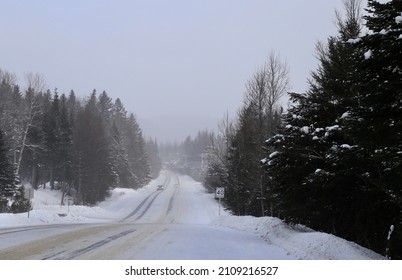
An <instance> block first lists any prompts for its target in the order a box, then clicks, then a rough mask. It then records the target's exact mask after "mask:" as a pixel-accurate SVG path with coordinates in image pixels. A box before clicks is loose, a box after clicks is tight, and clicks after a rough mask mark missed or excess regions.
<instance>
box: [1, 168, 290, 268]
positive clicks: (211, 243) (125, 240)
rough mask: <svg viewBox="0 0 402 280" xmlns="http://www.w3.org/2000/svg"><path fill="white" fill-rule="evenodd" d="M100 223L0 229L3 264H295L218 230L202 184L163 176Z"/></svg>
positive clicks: (245, 236) (250, 239)
mask: <svg viewBox="0 0 402 280" xmlns="http://www.w3.org/2000/svg"><path fill="white" fill-rule="evenodd" d="M164 176H165V177H164V179H163V183H164V185H165V189H164V190H162V191H158V190H156V188H150V189H149V190H148V191H143V192H141V195H137V196H136V197H135V199H133V200H132V201H128V200H126V201H122V202H121V203H122V208H124V211H122V214H121V216H120V217H119V219H110V218H109V219H107V218H105V220H104V221H102V222H101V223H89V224H83V223H80V224H55V225H44V226H30V227H14V228H3V229H2V228H0V259H31V260H33V259H96V260H98V259H99V260H102V259H108V260H109V259H110V260H111V259H117V260H122V259H147V260H149V259H173V260H174V259H189V260H191V259H205V260H208V259H255V260H256V259H292V258H293V257H292V256H289V255H287V254H286V252H285V251H284V250H283V249H281V248H279V247H276V246H274V245H269V244H268V243H266V242H265V241H264V240H263V239H261V238H260V237H258V236H257V235H254V234H251V233H247V232H242V231H237V230H233V229H229V228H224V227H218V226H214V225H213V224H212V223H211V222H212V221H213V220H214V219H215V218H216V217H217V216H218V204H217V202H216V201H215V200H214V199H213V197H212V196H211V194H208V193H206V192H205V190H204V188H203V187H202V186H201V184H199V183H197V182H194V181H193V180H191V179H190V178H188V177H186V176H178V175H176V174H174V173H171V172H167V171H166V172H165V173H164Z"/></svg>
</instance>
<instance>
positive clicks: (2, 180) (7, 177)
mask: <svg viewBox="0 0 402 280" xmlns="http://www.w3.org/2000/svg"><path fill="white" fill-rule="evenodd" d="M16 188H17V184H16V178H15V174H14V170H13V166H12V164H11V163H10V161H9V158H8V156H7V149H6V144H5V142H4V134H3V131H2V130H1V129H0V213H3V212H8V211H9V204H10V203H9V201H12V199H13V196H14V194H15V192H16Z"/></svg>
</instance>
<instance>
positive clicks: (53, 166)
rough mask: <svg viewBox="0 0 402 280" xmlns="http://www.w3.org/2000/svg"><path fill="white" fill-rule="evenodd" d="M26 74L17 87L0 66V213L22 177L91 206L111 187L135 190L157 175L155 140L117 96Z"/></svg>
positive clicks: (9, 203) (14, 195)
mask: <svg viewBox="0 0 402 280" xmlns="http://www.w3.org/2000/svg"><path fill="white" fill-rule="evenodd" d="M26 80H27V89H26V90H25V91H24V92H22V90H21V88H20V86H19V85H18V84H17V82H16V81H17V79H16V77H15V75H13V74H11V73H9V72H7V71H4V70H1V69H0V140H1V141H0V152H1V158H0V205H1V207H0V210H1V212H8V211H11V206H12V205H13V204H15V203H16V201H17V200H18V198H17V196H18V195H19V196H21V193H20V192H21V187H20V186H21V183H20V182H28V183H30V184H31V185H32V187H33V188H35V189H37V188H39V187H43V188H45V187H46V188H47V187H48V188H50V189H60V190H61V191H62V192H63V195H65V194H69V195H71V196H72V197H73V198H74V200H75V203H78V204H86V205H93V204H95V203H97V202H99V201H102V200H104V199H105V197H107V195H108V192H109V190H111V189H113V188H116V187H124V188H140V187H142V186H144V185H145V184H147V183H148V182H149V181H150V180H151V178H152V177H155V176H157V175H158V174H159V171H160V169H161V163H160V159H159V155H158V149H157V143H156V141H153V140H149V141H148V142H145V140H144V137H143V135H142V132H141V129H140V126H139V124H138V122H137V120H136V117H135V116H134V114H132V113H131V114H130V113H128V112H127V111H126V109H125V108H124V106H123V104H122V102H121V100H120V99H119V98H117V99H116V100H115V101H113V100H112V98H110V97H109V96H108V95H107V93H106V92H105V91H103V92H102V93H101V94H97V93H96V91H95V90H94V91H93V92H92V94H90V95H89V96H88V97H87V98H85V99H84V100H80V99H78V98H77V97H76V95H75V93H74V91H71V92H70V93H69V94H68V96H67V95H65V94H61V95H60V94H59V93H58V91H57V89H55V90H54V91H53V92H51V91H50V90H48V89H46V87H45V82H44V78H43V77H42V76H41V75H39V74H28V75H27V76H26ZM3 166H4V167H3ZM18 190H20V191H19V192H18ZM22 191H23V188H22ZM61 203H62V204H63V203H64V201H63V199H62V200H61ZM22 210H23V209H22Z"/></svg>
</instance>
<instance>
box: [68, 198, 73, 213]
mask: <svg viewBox="0 0 402 280" xmlns="http://www.w3.org/2000/svg"><path fill="white" fill-rule="evenodd" d="M71 201H72V199H71V198H69V199H68V202H67V205H68V206H67V209H68V213H70V204H71Z"/></svg>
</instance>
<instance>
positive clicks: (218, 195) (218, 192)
mask: <svg viewBox="0 0 402 280" xmlns="http://www.w3.org/2000/svg"><path fill="white" fill-rule="evenodd" d="M215 197H216V198H224V197H225V188H216V191H215Z"/></svg>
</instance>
